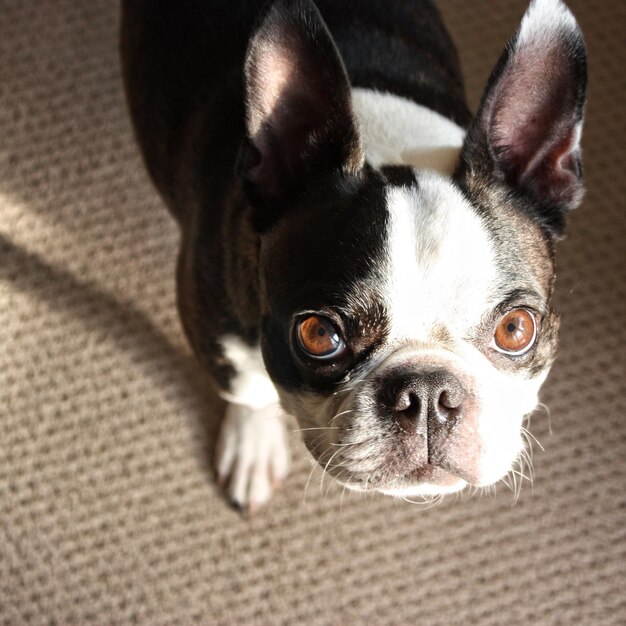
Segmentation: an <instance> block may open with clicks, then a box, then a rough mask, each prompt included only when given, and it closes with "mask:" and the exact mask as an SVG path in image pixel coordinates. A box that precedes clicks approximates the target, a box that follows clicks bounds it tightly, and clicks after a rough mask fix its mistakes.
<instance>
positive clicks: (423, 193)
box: [384, 174, 496, 343]
mask: <svg viewBox="0 0 626 626" xmlns="http://www.w3.org/2000/svg"><path fill="white" fill-rule="evenodd" d="M387 208H388V211H389V217H390V235H389V239H388V241H387V258H386V260H385V262H386V268H385V272H384V273H385V276H386V280H385V297H386V300H387V303H388V304H387V309H388V311H390V313H391V322H392V324H391V332H390V340H391V341H392V342H393V341H398V340H404V341H406V340H417V341H421V342H424V343H428V342H429V340H430V335H431V333H432V332H433V331H435V330H438V329H441V327H442V326H443V327H445V328H446V329H447V330H448V331H450V334H452V335H453V336H459V335H460V334H462V333H463V332H464V331H465V330H466V329H467V328H470V327H472V326H474V325H475V324H477V323H478V322H479V321H480V318H481V316H482V315H483V314H484V312H485V311H486V310H487V309H488V308H489V306H490V304H491V302H492V298H493V294H492V293H491V289H492V285H493V281H494V278H495V276H496V261H495V255H494V252H493V250H492V245H491V240H490V238H489V236H488V233H487V230H486V228H485V226H484V224H483V223H482V221H481V220H480V218H479V217H478V216H477V215H476V213H475V212H474V211H473V210H472V208H471V207H470V206H469V205H468V203H467V201H466V200H465V199H464V198H463V196H462V195H461V194H460V192H458V191H457V190H456V188H454V187H453V186H452V185H451V184H450V183H449V182H447V181H446V180H445V179H443V178H442V177H440V176H437V175H435V174H428V175H426V174H422V175H420V177H419V184H418V185H417V187H416V188H404V187H403V188H400V187H393V188H391V189H390V191H389V193H388V196H387Z"/></svg>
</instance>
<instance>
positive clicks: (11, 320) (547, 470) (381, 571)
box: [0, 0, 626, 626]
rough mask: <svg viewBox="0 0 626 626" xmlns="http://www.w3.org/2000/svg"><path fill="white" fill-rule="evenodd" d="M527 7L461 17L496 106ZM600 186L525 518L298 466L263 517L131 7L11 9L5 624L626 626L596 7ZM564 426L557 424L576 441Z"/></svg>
mask: <svg viewBox="0 0 626 626" xmlns="http://www.w3.org/2000/svg"><path fill="white" fill-rule="evenodd" d="M524 6H525V2H523V1H517V0H515V1H507V2H498V3H495V2H492V1H491V0H480V1H472V2H468V1H466V0H446V1H445V2H442V9H443V11H444V13H445V16H446V18H447V21H448V24H449V25H450V27H451V30H452V33H453V36H454V37H455V40H456V41H457V43H458V45H459V48H460V50H461V55H462V59H463V64H464V67H465V71H466V76H467V86H468V92H469V94H470V101H471V103H472V104H473V105H475V104H476V102H477V99H478V96H479V93H480V89H481V88H482V85H483V82H484V80H485V78H486V76H487V74H488V72H489V70H490V69H491V67H492V65H493V64H494V63H495V61H496V59H497V56H498V55H499V53H500V51H501V49H502V46H503V45H504V42H505V40H506V39H507V37H508V36H509V34H511V33H512V32H513V29H514V28H515V26H516V24H517V22H518V20H519V18H520V16H521V14H522V12H523V10H524ZM571 6H572V8H573V10H574V11H575V13H576V14H577V16H578V17H579V19H580V22H581V24H582V27H583V30H584V31H585V35H586V38H587V42H588V46H589V54H590V74H591V79H590V99H589V106H588V115H587V126H586V130H585V136H584V155H585V164H586V180H587V185H588V194H587V196H586V199H585V202H584V204H583V206H582V207H581V208H580V209H579V210H577V211H576V212H575V213H574V214H573V215H572V216H571V220H570V229H569V236H568V238H567V239H566V240H565V241H564V242H563V243H562V244H561V245H560V246H559V251H558V260H559V266H560V275H559V281H558V289H559V294H558V300H559V304H560V309H561V311H562V313H563V324H562V333H561V350H560V356H559V359H558V361H557V363H556V365H555V367H554V369H553V373H552V375H551V377H550V379H549V381H548V383H547V384H546V386H545V387H544V392H543V400H544V402H545V403H546V404H547V405H548V406H549V407H550V416H551V417H548V415H547V413H546V412H538V413H537V414H536V415H535V416H534V419H533V423H532V431H533V433H534V435H535V436H536V437H537V439H538V440H539V441H540V442H541V443H542V445H543V447H544V448H545V451H542V450H541V449H540V448H539V446H538V445H537V444H535V446H534V447H535V481H534V486H531V485H530V484H529V483H528V482H527V481H524V485H523V486H522V490H521V495H520V497H519V499H518V501H517V503H516V504H515V505H514V498H513V494H512V492H511V491H510V490H509V489H508V488H507V487H506V486H505V485H500V486H499V487H498V489H497V492H496V494H495V495H483V496H482V497H479V496H473V497H471V496H463V497H461V498H458V499H455V498H450V499H448V500H445V501H444V502H443V504H441V505H439V506H436V507H434V508H430V509H424V508H423V507H420V506H416V505H411V504H408V503H405V502H396V501H393V500H391V499H388V498H385V497H382V496H380V497H368V498H364V497H360V496H357V495H354V494H349V493H345V494H344V493H342V490H341V489H340V488H339V487H337V486H336V485H334V484H333V483H332V481H331V480H329V479H326V481H325V482H324V483H323V484H321V482H320V479H321V476H320V472H319V471H317V470H314V471H313V474H312V477H311V480H310V484H309V486H308V489H307V487H306V485H307V481H308V479H309V475H310V473H311V464H310V460H309V457H308V455H307V453H306V452H305V450H304V448H303V446H302V445H301V444H300V443H298V441H297V436H296V434H293V436H292V438H293V443H294V470H293V473H292V475H291V477H290V479H289V481H288V482H287V484H286V485H285V487H284V488H283V490H282V491H281V492H280V493H279V494H278V495H277V496H276V498H275V500H274V501H273V503H272V505H271V506H270V507H269V508H268V509H267V510H266V511H264V512H262V513H261V514H259V515H258V516H256V517H255V518H254V519H252V520H250V521H248V520H244V519H242V518H241V517H240V516H239V515H238V514H237V513H236V512H234V511H233V510H231V509H230V508H228V507H227V506H226V504H225V503H224V501H223V500H222V498H221V496H220V495H219V492H218V490H217V488H216V487H215V485H214V483H213V480H212V474H211V471H210V451H211V447H212V442H213V439H214V436H215V431H216V423H217V421H218V419H219V417H218V416H219V412H220V409H221V407H220V405H219V403H218V402H216V401H215V399H214V398H213V397H212V395H211V392H210V389H209V387H208V385H207V382H206V380H205V378H204V377H203V375H202V373H201V372H199V371H198V369H197V368H196V366H195V364H194V362H193V360H192V358H191V356H190V351H189V349H188V347H187V346H186V344H185V341H184V339H183V336H182V333H181V329H180V325H179V322H178V318H177V314H176V310H175V304H174V283H173V273H174V260H175V253H176V244H177V231H176V229H175V227H174V224H173V223H172V222H171V220H170V218H169V217H168V215H167V214H166V212H165V210H164V208H163V207H162V205H161V203H160V201H159V199H158V197H157V196H156V194H155V192H154V191H153V189H152V188H151V186H150V184H149V183H148V180H147V178H146V175H145V174H144V171H143V169H142V166H141V163H140V160H139V157H138V153H137V150H136V148H135V146H134V144H133V141H132V137H131V132H130V127H129V123H128V120H127V116H126V112H125V108H124V101H123V97H122V91H121V85H120V77H119V68H118V59H117V44H116V29H117V18H118V15H117V8H116V3H114V2H111V1H110V0H90V1H89V2H76V1H72V0H67V1H62V0H50V1H47V2H38V1H37V0H14V1H7V0H2V1H0V623H1V624H5V625H7V626H8V625H11V626H19V625H21V624H68V625H70V624H129V623H139V624H192V623H198V624H199V623H204V624H259V625H265V624H298V623H303V624H315V625H318V624H319V625H321V624H337V625H339V624H346V623H352V624H385V625H387V624H425V625H429V626H430V625H436V624H441V625H442V626H443V625H450V624H481V625H482V624H485V625H488V624H492V625H500V624H504V623H506V624H541V625H543V624H591V625H599V624H624V623H626V594H625V589H626V561H625V558H626V506H625V505H626V497H625V485H626V481H625V473H626V472H625V470H626V460H625V458H626V415H625V414H624V409H623V406H624V396H625V391H626V389H625V386H626V379H625V371H624V353H625V339H626V317H625V313H624V309H625V306H626V292H625V286H624V278H625V268H626V252H625V249H626V246H625V243H624V242H625V241H626V213H625V212H624V208H625V207H624V196H625V192H626V189H625V183H624V180H625V177H624V174H623V150H624V147H625V145H626V142H625V139H626V137H625V123H624V102H625V101H626V84H625V79H624V76H625V75H624V65H625V64H626V54H625V50H624V35H623V33H624V29H625V27H626V3H624V2H607V1H606V0H576V1H575V2H574V1H572V2H571ZM550 429H551V431H552V432H551V433H550Z"/></svg>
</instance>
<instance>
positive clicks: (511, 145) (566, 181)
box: [460, 0, 587, 235]
mask: <svg viewBox="0 0 626 626" xmlns="http://www.w3.org/2000/svg"><path fill="white" fill-rule="evenodd" d="M586 82H587V61H586V51H585V44H584V41H583V36H582V33H581V31H580V28H579V27H578V24H577V23H576V20H575V19H574V16H573V15H572V14H571V13H570V11H569V10H568V9H567V7H566V6H565V5H564V4H563V3H562V2H561V1H560V0H533V2H532V3H531V5H530V7H529V8H528V10H527V12H526V14H525V16H524V18H523V20H522V23H521V25H520V27H519V29H518V31H517V33H516V35H515V37H514V38H513V39H512V40H511V41H510V42H509V44H508V45H507V47H506V50H505V51H504V53H503V55H502V57H501V58H500V61H499V62H498V65H497V66H496V68H495V70H494V72H493V73H492V75H491V78H490V79H489V82H488V85H487V89H486V91H485V93H484V95H483V98H482V101H481V104H480V107H479V110H478V114H477V116H476V118H475V120H474V122H473V124H472V126H471V127H470V129H469V131H468V135H467V139H466V142H465V146H464V149H463V152H462V155H461V164H460V171H461V175H462V176H465V177H466V178H467V177H469V178H470V184H471V179H472V177H476V176H478V177H479V178H481V177H482V178H483V179H484V178H485V176H487V177H492V178H495V179H497V180H500V181H503V182H504V183H505V184H506V185H508V186H509V187H510V188H511V189H512V190H513V191H514V193H517V194H521V195H522V196H524V197H525V198H526V199H527V200H529V201H530V202H531V203H532V204H533V207H534V209H533V212H534V213H536V216H537V217H538V218H539V219H540V221H541V222H542V225H543V226H544V228H546V229H547V230H548V231H549V232H550V233H552V234H554V235H559V234H561V233H562V231H563V228H564V224H565V214H566V212H567V211H568V210H570V209H572V208H574V207H576V206H578V204H579V203H580V200H581V198H582V195H583V191H584V189H583V185H582V180H581V175H582V169H581V160H580V138H581V130H582V121H583V109H584V104H585V89H586ZM483 184H484V183H483ZM535 209H536V210H535Z"/></svg>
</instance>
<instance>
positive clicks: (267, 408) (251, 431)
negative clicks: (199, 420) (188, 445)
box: [215, 336, 289, 513]
mask: <svg viewBox="0 0 626 626" xmlns="http://www.w3.org/2000/svg"><path fill="white" fill-rule="evenodd" d="M220 343H221V344H222V346H223V348H224V354H225V356H226V358H227V359H228V360H229V361H230V362H231V364H232V365H233V367H234V368H235V371H236V374H235V376H234V377H233V379H232V380H231V382H230V389H229V391H224V392H222V393H221V395H222V396H223V397H224V398H225V399H226V400H227V401H228V406H227V408H226V414H225V417H224V421H223V423H222V426H221V431H220V435H219V438H218V442H217V448H216V456H215V468H216V470H217V474H218V480H219V482H220V484H223V485H227V487H226V489H227V493H228V496H229V497H230V499H231V500H232V502H233V503H234V504H235V505H236V506H238V507H240V508H242V509H244V510H247V511H248V512H250V513H253V512H254V511H255V510H256V509H257V508H259V507H260V506H262V505H264V504H265V503H266V502H267V501H268V500H269V499H270V497H271V495H272V491H273V489H274V488H275V487H277V486H278V485H279V484H280V482H281V481H282V480H283V479H284V478H285V476H286V475H287V472H288V469H289V450H288V447H287V438H286V432H285V416H284V414H283V412H282V410H281V408H280V405H279V404H278V396H277V394H276V389H275V388H274V385H273V384H272V382H271V380H270V379H269V377H268V375H267V373H266V371H265V366H264V365H263V360H262V358H261V354H260V351H259V349H258V348H254V347H250V346H248V345H246V344H245V343H244V342H243V341H241V340H240V339H238V338H237V337H234V336H226V337H224V338H222V340H221V341H220Z"/></svg>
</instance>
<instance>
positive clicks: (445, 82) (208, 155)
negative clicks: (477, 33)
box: [121, 0, 469, 219]
mask: <svg viewBox="0 0 626 626" xmlns="http://www.w3.org/2000/svg"><path fill="white" fill-rule="evenodd" d="M264 4H265V2H264V0H242V1H239V2H232V0H211V1H209V0H185V1H183V2H173V1H171V0H125V2H124V3H123V18H122V31H121V35H122V37H121V46H122V59H123V61H124V65H123V70H124V78H125V81H126V86H127V89H126V92H127V94H129V105H130V110H131V115H132V117H133V121H134V125H135V129H136V133H137V138H138V140H139V142H140V144H141V145H142V148H143V153H144V155H146V161H147V166H148V170H149V172H150V174H151V176H152V178H153V180H154V182H155V184H156V185H157V187H158V188H159V191H160V192H161V194H162V195H163V196H164V198H165V200H166V201H167V203H168V205H169V207H170V209H171V210H172V211H173V212H174V214H175V215H176V217H178V219H182V213H183V207H186V206H188V204H189V201H190V198H191V197H195V198H198V197H203V198H206V199H207V201H210V203H211V204H213V205H214V204H215V203H216V202H219V201H220V200H221V199H222V198H223V194H225V193H227V192H228V182H229V181H230V180H232V176H233V171H234V163H235V160H236V157H237V149H238V145H239V143H240V140H241V138H242V137H243V135H244V116H245V111H244V97H243V90H244V75H243V66H244V60H245V54H246V49H247V45H248V40H249V37H250V34H251V31H252V28H253V25H254V23H255V20H256V19H257V16H258V14H259V12H260V11H261V10H262V8H263V5H264ZM316 4H317V6H318V8H319V9H320V12H321V14H322V16H323V17H324V19H325V21H326V24H327V26H328V28H329V30H330V31H331V33H332V35H333V39H334V40H335V42H336V44H337V47H338V48H339V51H340V53H341V57H342V59H343V61H344V63H345V66H346V70H347V73H348V76H349V78H350V82H351V84H352V86H353V87H364V88H369V89H376V90H379V91H384V92H390V93H393V94H396V95H399V96H403V97H405V98H409V99H411V100H414V101H416V102H418V103H419V104H422V105H424V106H426V107H428V108H429V109H432V110H434V111H437V112H438V113H441V114H442V115H444V116H445V117H447V118H449V119H451V120H453V121H454V122H456V123H458V124H460V125H462V126H466V125H467V123H468V121H469V113H468V110H467V108H466V106H465V103H464V97H463V85H462V79H461V74H460V70H459V66H458V61H457V55H456V51H455V49H454V46H453V44H452V42H451V40H450V37H449V36H448V33H447V31H446V30H445V27H444V26H443V24H442V22H441V19H440V16H439V12H438V10H437V8H436V7H435V5H434V3H432V2H429V1H426V0H360V1H359V2H354V0H318V2H317V3H316ZM148 68H159V72H158V75H156V74H155V73H154V71H153V69H152V70H151V69H148ZM163 138H165V141H164V139H163ZM182 163H186V164H187V166H186V167H185V168H182V167H181V165H180V164H182ZM189 163H193V164H194V168H193V169H192V170H190V169H189V167H188V164H189ZM190 189H193V190H194V191H193V193H191V194H190V193H189V190H190Z"/></svg>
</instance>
